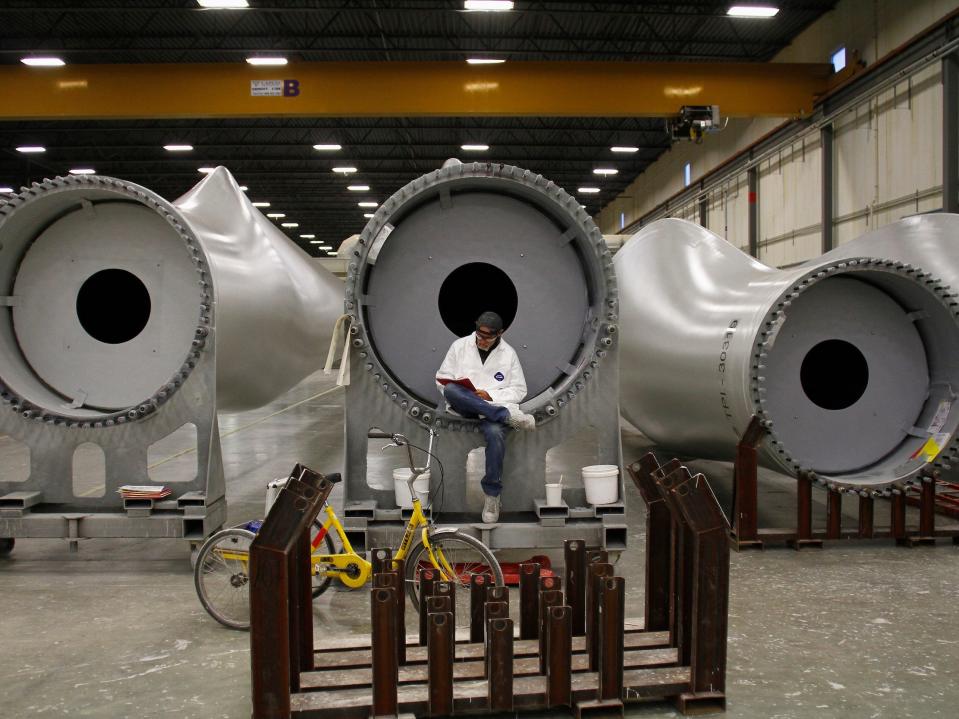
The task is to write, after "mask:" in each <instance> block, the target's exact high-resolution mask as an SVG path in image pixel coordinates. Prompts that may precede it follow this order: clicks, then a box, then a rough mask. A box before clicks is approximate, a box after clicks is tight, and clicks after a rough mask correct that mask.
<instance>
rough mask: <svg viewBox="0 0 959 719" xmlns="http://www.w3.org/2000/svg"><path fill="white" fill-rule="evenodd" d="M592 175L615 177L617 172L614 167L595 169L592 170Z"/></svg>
mask: <svg viewBox="0 0 959 719" xmlns="http://www.w3.org/2000/svg"><path fill="white" fill-rule="evenodd" d="M593 174H594V175H617V174H619V170H617V169H616V168H615V167H597V168H594V169H593Z"/></svg>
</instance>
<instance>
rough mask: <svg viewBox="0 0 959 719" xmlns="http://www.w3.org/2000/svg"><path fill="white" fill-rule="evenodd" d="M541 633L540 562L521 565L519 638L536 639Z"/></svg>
mask: <svg viewBox="0 0 959 719" xmlns="http://www.w3.org/2000/svg"><path fill="white" fill-rule="evenodd" d="M538 633H539V564H537V563H536V562H523V563H522V564H520V565H519V638H520V639H536V637H537V636H538Z"/></svg>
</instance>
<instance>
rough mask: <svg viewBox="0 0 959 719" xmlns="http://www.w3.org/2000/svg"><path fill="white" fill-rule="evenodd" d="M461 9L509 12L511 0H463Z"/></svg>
mask: <svg viewBox="0 0 959 719" xmlns="http://www.w3.org/2000/svg"><path fill="white" fill-rule="evenodd" d="M463 9H464V10H469V11H470V12H477V11H478V12H509V11H510V10H512V9H513V0H464V1H463Z"/></svg>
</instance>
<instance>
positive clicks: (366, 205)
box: [356, 202, 379, 207]
mask: <svg viewBox="0 0 959 719" xmlns="http://www.w3.org/2000/svg"><path fill="white" fill-rule="evenodd" d="M356 204H358V205H359V206H360V207H378V206H379V203H376V202H357V203H356Z"/></svg>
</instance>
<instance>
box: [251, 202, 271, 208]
mask: <svg viewBox="0 0 959 719" xmlns="http://www.w3.org/2000/svg"><path fill="white" fill-rule="evenodd" d="M253 206H254V207H269V206H270V203H269V202H254V203H253Z"/></svg>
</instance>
